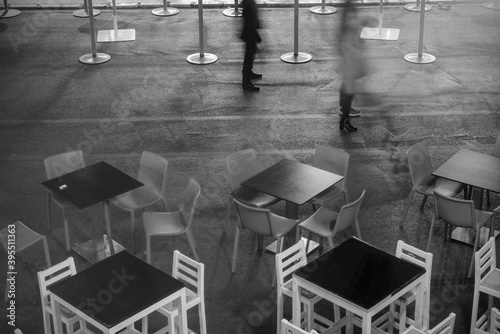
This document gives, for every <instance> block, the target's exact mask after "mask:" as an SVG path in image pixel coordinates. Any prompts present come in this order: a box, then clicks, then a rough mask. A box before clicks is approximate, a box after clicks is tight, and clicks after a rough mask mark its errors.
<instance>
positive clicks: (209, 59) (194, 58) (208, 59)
mask: <svg viewBox="0 0 500 334" xmlns="http://www.w3.org/2000/svg"><path fill="white" fill-rule="evenodd" d="M198 28H199V34H198V36H199V39H200V42H199V44H200V52H199V53H193V54H192V55H189V56H188V57H187V58H186V60H187V62H188V63H190V64H196V65H208V64H212V63H215V62H216V61H217V59H218V58H217V56H216V55H214V54H211V53H205V46H204V37H203V1H202V0H198Z"/></svg>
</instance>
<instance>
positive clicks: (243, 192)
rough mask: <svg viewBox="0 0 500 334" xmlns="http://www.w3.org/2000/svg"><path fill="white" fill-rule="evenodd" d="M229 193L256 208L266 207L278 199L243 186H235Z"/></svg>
mask: <svg viewBox="0 0 500 334" xmlns="http://www.w3.org/2000/svg"><path fill="white" fill-rule="evenodd" d="M231 195H232V196H233V197H234V198H236V199H237V200H239V201H240V202H243V203H245V204H247V205H252V206H255V207H258V208H266V207H268V206H271V205H273V204H276V203H278V202H279V201H280V199H279V198H276V197H274V196H271V195H268V194H265V193H262V192H260V191H257V190H254V189H250V188H248V187H244V186H240V187H238V188H236V189H235V190H234V191H233V192H232V193H231Z"/></svg>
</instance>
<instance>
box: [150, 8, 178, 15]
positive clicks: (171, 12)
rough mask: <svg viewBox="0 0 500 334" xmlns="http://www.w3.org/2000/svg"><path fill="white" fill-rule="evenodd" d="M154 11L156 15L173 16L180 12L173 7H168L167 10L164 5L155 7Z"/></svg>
mask: <svg viewBox="0 0 500 334" xmlns="http://www.w3.org/2000/svg"><path fill="white" fill-rule="evenodd" d="M152 13H153V15H156V16H173V15H176V14H179V10H178V9H177V8H172V7H167V9H166V10H165V8H163V7H162V8H156V9H153V11H152Z"/></svg>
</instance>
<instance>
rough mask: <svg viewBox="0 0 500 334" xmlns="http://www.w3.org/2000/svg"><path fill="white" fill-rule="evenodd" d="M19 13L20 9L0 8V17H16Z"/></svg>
mask: <svg viewBox="0 0 500 334" xmlns="http://www.w3.org/2000/svg"><path fill="white" fill-rule="evenodd" d="M20 14H21V11H19V10H17V9H9V10H7V11H5V10H0V19H9V18H11V17H16V16H18V15H20Z"/></svg>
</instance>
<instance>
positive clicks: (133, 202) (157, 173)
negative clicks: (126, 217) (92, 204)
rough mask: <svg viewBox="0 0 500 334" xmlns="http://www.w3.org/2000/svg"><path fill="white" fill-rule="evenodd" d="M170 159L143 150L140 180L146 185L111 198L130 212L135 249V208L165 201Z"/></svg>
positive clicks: (133, 247) (114, 202) (142, 207)
mask: <svg viewBox="0 0 500 334" xmlns="http://www.w3.org/2000/svg"><path fill="white" fill-rule="evenodd" d="M167 168H168V161H167V160H166V159H165V158H164V157H162V156H161V155H158V154H155V153H151V152H148V151H144V152H142V155H141V162H140V166H139V174H138V178H137V179H138V180H139V181H140V182H142V183H143V184H144V185H143V186H142V187H139V188H137V189H134V190H131V191H128V192H126V193H124V194H121V195H119V196H116V197H114V198H113V199H111V203H113V204H114V205H116V206H117V207H119V208H122V209H124V210H126V211H129V212H130V223H131V229H132V249H133V250H134V251H135V210H139V209H143V210H144V208H146V207H147V206H150V205H153V204H155V203H157V202H159V201H161V202H162V203H163V208H164V209H165V210H166V205H165V201H164V196H165V188H166V183H167Z"/></svg>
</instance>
